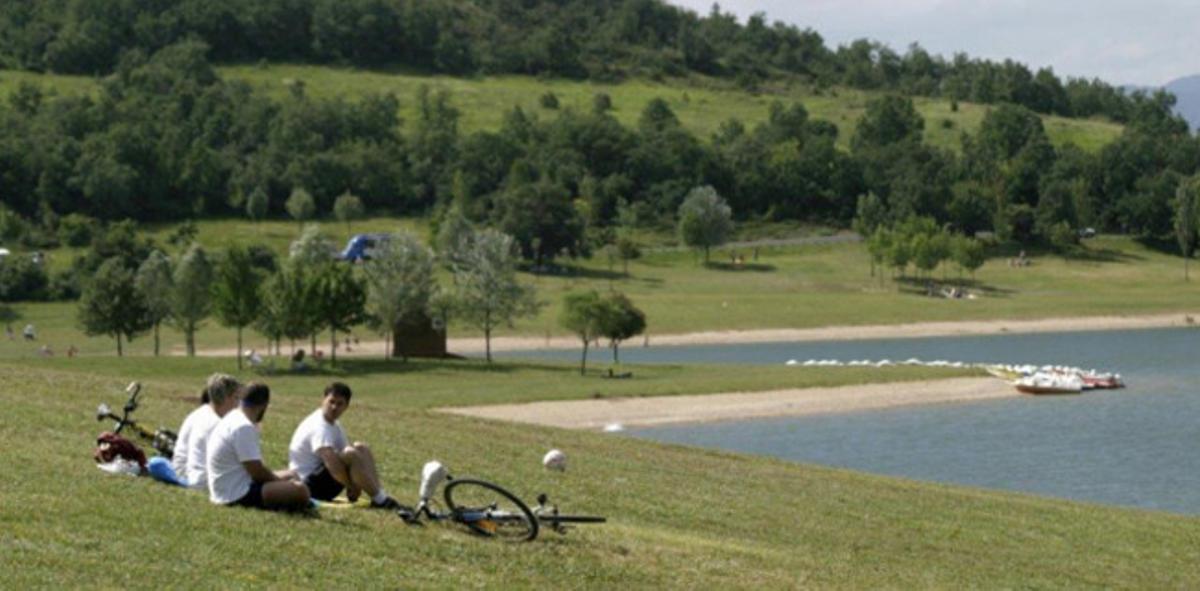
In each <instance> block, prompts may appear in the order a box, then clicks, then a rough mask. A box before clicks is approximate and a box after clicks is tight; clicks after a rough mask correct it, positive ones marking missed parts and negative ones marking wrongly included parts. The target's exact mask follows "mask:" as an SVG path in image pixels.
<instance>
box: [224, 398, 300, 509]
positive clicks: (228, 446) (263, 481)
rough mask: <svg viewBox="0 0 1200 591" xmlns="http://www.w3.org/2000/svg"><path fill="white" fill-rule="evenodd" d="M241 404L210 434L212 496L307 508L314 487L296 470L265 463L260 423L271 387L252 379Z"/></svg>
mask: <svg viewBox="0 0 1200 591" xmlns="http://www.w3.org/2000/svg"><path fill="white" fill-rule="evenodd" d="M240 394H241V400H242V404H241V408H239V409H237V410H234V411H232V412H230V413H229V414H227V415H225V417H224V418H222V419H221V422H220V423H217V426H216V427H215V428H214V429H213V431H212V434H211V435H210V436H209V438H208V459H207V460H208V463H207V470H208V492H209V500H211V501H212V502H213V503H215V504H218V505H226V506H235V505H237V506H242V507H255V508H259V509H304V508H306V507H308V505H309V496H308V489H307V488H305V487H304V485H303V484H300V483H299V482H298V481H296V480H293V479H292V478H293V477H294V474H293V473H291V472H290V471H282V472H272V471H271V470H270V469H268V468H267V467H266V466H265V465H263V462H262V449H261V447H260V446H259V432H258V426H259V425H260V424H262V420H263V417H264V416H265V415H266V414H267V405H269V404H270V403H271V389H270V388H268V387H267V386H266V384H260V383H256V382H251V383H249V384H246V385H245V386H242V388H241V392H240Z"/></svg>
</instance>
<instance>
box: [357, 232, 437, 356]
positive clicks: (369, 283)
mask: <svg viewBox="0 0 1200 591" xmlns="http://www.w3.org/2000/svg"><path fill="white" fill-rule="evenodd" d="M433 258H434V257H433V253H432V252H430V250H429V248H428V247H426V246H425V245H424V244H421V242H420V240H418V239H417V237H416V236H414V235H413V234H412V233H411V232H406V231H401V232H397V233H395V234H393V235H392V237H391V238H390V239H389V240H387V241H385V242H383V243H382V244H381V245H380V246H379V247H378V248H376V249H375V251H374V253H373V255H372V257H371V259H370V260H368V261H367V262H366V263H365V264H363V275H364V277H365V278H366V287H367V300H366V311H367V314H369V315H371V316H372V317H373V318H374V319H375V320H376V321H377V322H378V324H379V328H380V329H381V330H383V331H384V336H385V337H387V341H386V342H389V343H390V342H391V341H392V336H393V334H394V332H395V330H396V327H397V325H399V324H400V322H401V321H403V320H404V319H405V318H411V317H413V316H416V315H418V314H423V313H424V312H425V311H426V309H427V308H428V306H429V298H430V297H431V296H432V294H433V292H434V289H435V288H436V284H435V283H434V278H433ZM387 354H388V352H387V349H386V347H385V350H384V355H385V356H387Z"/></svg>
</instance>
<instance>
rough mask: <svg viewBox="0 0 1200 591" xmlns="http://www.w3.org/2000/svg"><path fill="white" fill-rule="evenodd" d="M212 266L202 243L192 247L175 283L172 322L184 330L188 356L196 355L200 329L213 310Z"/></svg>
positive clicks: (179, 269) (184, 258) (177, 274)
mask: <svg viewBox="0 0 1200 591" xmlns="http://www.w3.org/2000/svg"><path fill="white" fill-rule="evenodd" d="M212 277H213V270H212V265H211V264H210V263H209V262H208V254H207V253H206V252H205V250H204V248H203V247H201V246H200V245H199V244H193V245H192V246H191V247H190V248H188V250H187V252H185V253H184V254H183V257H181V258H180V259H179V264H177V265H175V275H174V277H173V279H174V281H172V285H171V298H170V299H171V323H172V324H174V325H175V327H176V328H178V329H179V330H181V331H183V336H184V340H185V342H186V343H187V354H188V357H195V355H196V331H197V330H199V328H200V326H201V325H202V324H203V323H204V319H205V318H208V316H209V314H210V313H211V312H212Z"/></svg>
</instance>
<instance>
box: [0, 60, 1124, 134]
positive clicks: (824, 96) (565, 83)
mask: <svg viewBox="0 0 1200 591" xmlns="http://www.w3.org/2000/svg"><path fill="white" fill-rule="evenodd" d="M218 71H219V72H220V73H221V75H222V76H224V77H225V78H227V79H236V80H244V81H246V82H247V83H249V84H250V85H251V86H253V87H255V88H256V89H259V90H261V91H263V92H265V93H267V94H268V95H270V96H274V97H283V96H285V95H286V94H287V93H288V92H290V90H289V84H290V83H292V82H295V81H303V82H304V88H305V92H307V93H308V94H309V95H310V96H315V97H334V96H342V97H346V98H347V99H350V100H353V99H354V98H355V97H360V96H363V95H365V94H369V93H384V92H391V93H394V94H396V96H397V97H399V98H400V100H401V108H400V110H401V117H402V118H404V119H406V120H409V121H411V120H412V119H413V118H415V117H416V115H417V105H416V101H415V96H416V92H417V89H418V88H420V87H421V86H429V87H430V88H433V89H444V90H446V91H447V92H449V93H450V96H451V100H452V103H453V104H454V105H455V106H456V107H457V108H458V109H459V110H460V111H461V112H462V114H463V116H462V125H461V129H462V131H465V132H471V131H476V130H481V129H487V130H492V129H497V128H499V127H500V122H501V120H502V118H503V116H504V114H505V113H506V112H508V111H510V110H511V109H512V108H513V107H514V106H520V107H521V108H523V109H525V110H526V112H529V113H535V114H538V115H539V116H540V117H543V118H549V117H554V116H555V112H554V111H552V110H547V109H543V108H542V107H541V106H540V104H539V99H540V97H541V96H542V95H543V94H545V93H547V92H553V93H554V94H555V95H556V96H558V98H559V103H560V108H564V109H565V108H574V109H577V110H581V111H587V110H590V109H591V104H592V103H591V101H592V97H593V96H594V95H595V94H596V93H600V92H603V93H607V94H608V95H609V96H610V97H612V101H613V107H614V109H613V115H614V116H615V117H617V119H618V120H620V121H621V122H622V123H623V124H625V125H628V126H634V125H636V123H637V119H638V116H639V115H640V114H641V112H642V109H643V108H644V107H645V105H646V103H648V102H649V101H650V100H652V99H654V98H662V99H664V100H666V101H667V103H668V104H670V106H671V109H672V110H673V111H674V112H675V114H676V115H677V116H678V117H679V120H680V121H681V122H682V123H683V124H684V126H685V127H687V128H688V129H689V130H691V131H692V133H695V134H697V135H698V136H699V137H700V138H701V139H703V140H707V139H708V138H709V137H711V135H712V134H713V132H715V131H716V130H717V128H718V127H719V126H720V125H721V123H723V122H725V121H726V120H728V119H731V118H734V119H739V120H741V121H742V122H743V123H745V124H746V125H747V126H748V127H753V126H754V125H755V124H757V123H759V122H762V121H764V120H766V118H767V113H768V107H769V106H770V104H771V103H773V102H775V101H777V100H778V101H783V102H785V103H789V102H793V101H796V102H800V103H801V104H803V105H804V107H805V108H806V109H808V111H809V114H810V115H811V116H812V117H815V118H819V119H825V120H828V121H830V122H832V123H834V124H836V125H837V126H838V129H839V132H840V133H839V135H838V142H839V144H840V145H841V146H842V147H843V148H845V147H847V146H849V141H850V138H851V137H852V136H853V135H854V129H855V127H856V126H857V124H858V120H859V119H860V118H861V117H862V115H863V113H864V112H865V111H866V104H867V102H868V101H869V100H871V99H872V98H874V97H875V96H877V95H876V94H875V93H870V92H865V91H859V90H853V89H846V88H836V89H832V90H827V91H822V92H819V93H817V92H814V91H813V89H812V88H811V87H809V86H804V85H784V86H774V87H768V88H765V89H763V90H762V91H761V92H758V93H747V92H745V91H742V90H738V89H735V88H732V87H729V85H728V84H727V83H724V82H721V81H716V80H709V79H703V78H690V79H684V80H674V79H673V80H666V81H662V82H653V81H646V80H631V81H627V82H622V83H620V84H596V83H592V82H576V81H569V80H541V79H537V78H531V77H526V76H489V77H479V78H455V77H450V76H428V75H416V74H407V73H393V72H381V71H364V70H355V69H346V68H334V67H320V66H304V65H271V66H258V65H244V66H223V67H220V68H218ZM22 81H31V82H38V83H41V84H43V85H44V86H46V87H47V88H51V89H54V90H56V91H58V92H59V93H60V94H71V93H79V92H88V91H89V90H90V89H94V88H95V84H94V82H93V81H92V80H91V79H89V78H84V77H78V76H54V75H46V76H39V75H36V74H30V73H26V72H18V71H11V70H5V71H0V97H7V95H8V94H9V93H11V92H12V91H13V90H14V89H15V88H16V87H17V85H18V84H19V83H20V82H22ZM914 102H915V103H916V107H917V110H918V112H920V113H921V115H922V116H924V118H925V139H926V141H928V142H929V143H931V144H933V145H936V146H940V147H943V148H948V149H951V150H956V151H957V150H958V149H959V148H960V141H959V138H960V136H961V134H962V133H963V132H967V133H973V132H974V131H975V130H977V129H978V128H979V124H980V122H981V121H982V120H983V116H984V114H985V113H986V112H987V110H988V108H989V107H988V106H987V105H976V104H971V103H959V108H958V110H957V111H953V110H951V107H950V102H949V101H947V100H942V99H928V98H917V99H915V101H914ZM1043 121H1044V122H1045V125H1046V132H1047V134H1048V135H1049V137H1050V140H1051V141H1052V142H1053V143H1054V144H1055V145H1062V144H1065V143H1075V144H1077V145H1079V146H1080V147H1081V148H1084V149H1086V150H1089V151H1096V150H1099V149H1100V148H1101V147H1103V146H1104V145H1105V144H1106V143H1108V142H1109V141H1112V140H1113V139H1115V138H1116V137H1117V136H1118V135H1120V133H1121V129H1122V127H1121V126H1120V125H1117V124H1114V123H1110V122H1106V121H1099V120H1079V119H1066V118H1062V117H1051V116H1046V117H1043Z"/></svg>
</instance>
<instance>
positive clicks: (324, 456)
mask: <svg viewBox="0 0 1200 591" xmlns="http://www.w3.org/2000/svg"><path fill="white" fill-rule="evenodd" d="M317 457H319V458H321V462H322V463H324V464H325V471H327V472H329V475H330V476H332V477H333V479H334V480H336V481H338V482H339V483H341V485H342V486H345V487H350V486H352V485H353V483H351V482H350V471H349V470H347V469H346V464H344V463H342V458H339V457H338V455H337V452H334V451H333V448H332V447H329V446H326V447H322V448H320V449H318V450H317Z"/></svg>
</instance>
